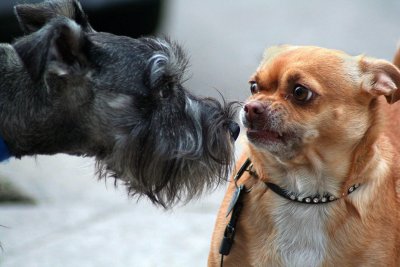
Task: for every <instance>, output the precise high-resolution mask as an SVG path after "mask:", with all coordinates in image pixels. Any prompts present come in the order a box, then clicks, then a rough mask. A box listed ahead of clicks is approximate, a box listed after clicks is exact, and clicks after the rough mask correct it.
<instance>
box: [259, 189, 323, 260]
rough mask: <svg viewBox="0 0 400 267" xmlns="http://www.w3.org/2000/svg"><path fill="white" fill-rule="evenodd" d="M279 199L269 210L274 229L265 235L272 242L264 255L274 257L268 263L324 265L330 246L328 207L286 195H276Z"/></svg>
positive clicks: (267, 240) (264, 256) (267, 257)
mask: <svg viewBox="0 0 400 267" xmlns="http://www.w3.org/2000/svg"><path fill="white" fill-rule="evenodd" d="M277 197H278V196H277ZM279 198H280V197H279ZM277 203H278V205H277V206H275V207H274V208H273V209H272V210H271V214H270V215H272V216H271V217H270V218H271V222H272V224H273V227H272V228H273V231H272V232H273V233H269V236H264V237H265V238H263V239H264V242H265V241H266V242H268V243H269V244H268V245H267V246H265V243H264V247H268V251H265V252H266V254H267V255H265V254H264V255H263V256H262V257H263V258H264V259H270V260H272V262H268V263H269V265H273V266H299V267H300V266H302V267H303V266H309V267H314V266H321V265H322V263H323V261H324V258H325V249H326V247H327V236H326V228H325V226H326V220H327V215H326V213H327V210H326V209H325V208H324V207H322V206H320V205H305V204H298V203H288V202H287V201H286V200H284V199H277ZM275 260H276V262H274V261H275Z"/></svg>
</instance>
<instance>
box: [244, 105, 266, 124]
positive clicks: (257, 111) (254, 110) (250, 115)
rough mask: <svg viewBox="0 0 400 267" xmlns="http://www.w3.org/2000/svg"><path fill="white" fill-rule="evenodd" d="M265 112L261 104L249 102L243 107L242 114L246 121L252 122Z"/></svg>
mask: <svg viewBox="0 0 400 267" xmlns="http://www.w3.org/2000/svg"><path fill="white" fill-rule="evenodd" d="M264 111H265V107H264V106H263V104H262V103H261V102H258V101H253V102H249V103H247V104H246V105H245V106H244V112H245V113H246V119H247V120H249V121H252V120H253V119H255V118H256V117H259V116H260V115H261V114H263V113H264Z"/></svg>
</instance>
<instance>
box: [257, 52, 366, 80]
mask: <svg viewBox="0 0 400 267" xmlns="http://www.w3.org/2000/svg"><path fill="white" fill-rule="evenodd" d="M357 61H358V60H357V57H352V56H350V55H347V54H346V53H344V52H342V51H339V50H332V49H326V48H321V47H316V46H289V45H282V46H276V47H271V48H267V49H266V50H265V52H264V56H263V59H262V61H261V63H260V65H259V67H258V68H257V71H256V74H255V76H256V77H257V78H259V79H263V80H268V81H269V82H271V81H275V80H279V79H280V78H281V76H282V75H284V74H285V73H287V72H288V71H295V72H300V71H302V72H306V73H320V74H322V73H326V74H329V76H331V75H333V74H335V73H341V72H343V71H344V70H345V69H346V70H349V69H353V70H352V71H351V72H355V71H357V69H358V63H357Z"/></svg>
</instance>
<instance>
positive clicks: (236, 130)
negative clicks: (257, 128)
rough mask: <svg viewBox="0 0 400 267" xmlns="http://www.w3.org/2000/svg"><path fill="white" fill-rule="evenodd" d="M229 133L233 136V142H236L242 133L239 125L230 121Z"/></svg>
mask: <svg viewBox="0 0 400 267" xmlns="http://www.w3.org/2000/svg"><path fill="white" fill-rule="evenodd" d="M228 129H229V133H230V134H231V136H232V138H233V140H236V139H237V138H238V136H239V133H240V127H239V124H237V123H236V122H234V121H230V122H229V124H228Z"/></svg>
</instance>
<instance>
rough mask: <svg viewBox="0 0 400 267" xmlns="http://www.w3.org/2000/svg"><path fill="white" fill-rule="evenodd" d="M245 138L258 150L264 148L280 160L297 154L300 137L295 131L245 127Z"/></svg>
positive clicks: (288, 158)
mask: <svg viewBox="0 0 400 267" xmlns="http://www.w3.org/2000/svg"><path fill="white" fill-rule="evenodd" d="M247 139H248V141H249V142H250V143H251V144H252V145H253V146H254V147H255V148H256V149H258V150H265V151H267V152H269V153H270V154H272V155H273V156H275V157H278V158H280V159H282V160H290V159H292V158H294V157H295V156H296V155H297V154H298V151H299V147H300V144H301V139H302V138H301V136H300V135H299V134H297V133H295V132H277V131H274V130H269V129H268V130H264V129H263V130H255V129H247Z"/></svg>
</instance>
